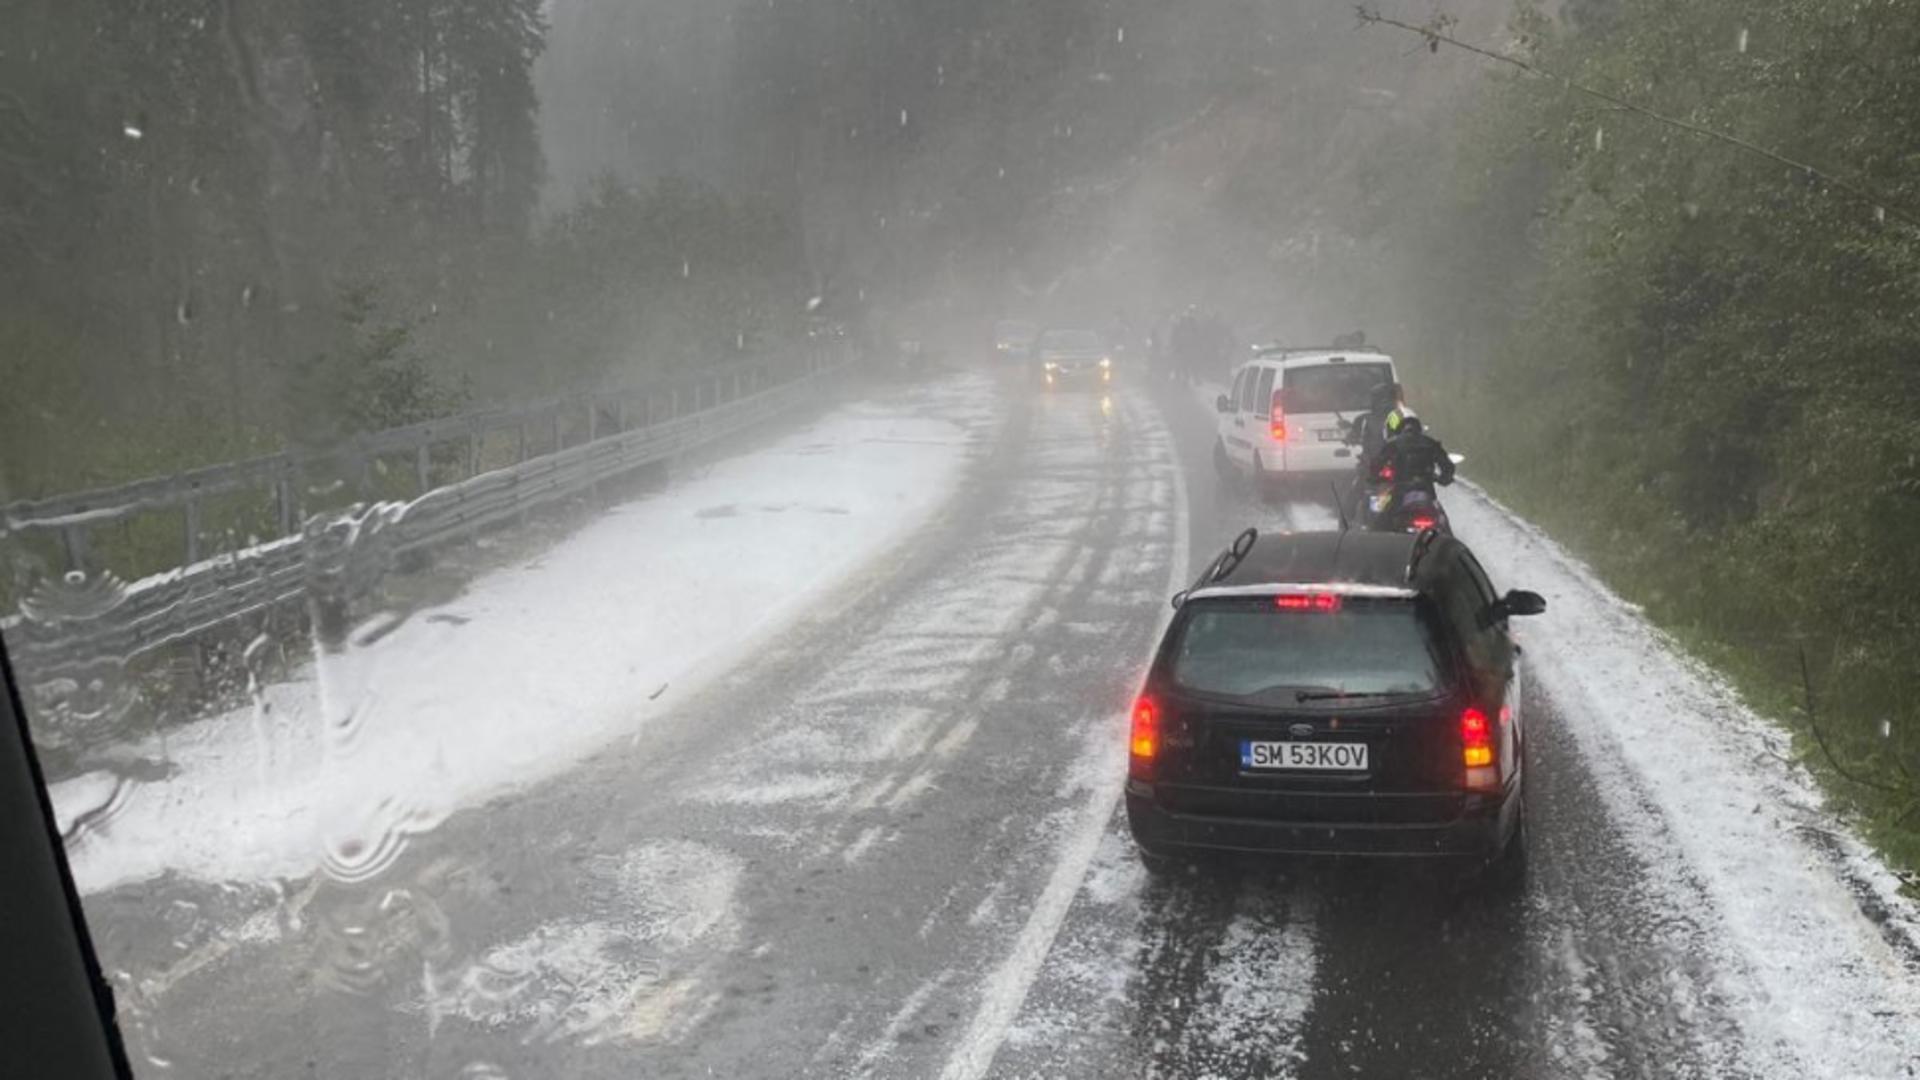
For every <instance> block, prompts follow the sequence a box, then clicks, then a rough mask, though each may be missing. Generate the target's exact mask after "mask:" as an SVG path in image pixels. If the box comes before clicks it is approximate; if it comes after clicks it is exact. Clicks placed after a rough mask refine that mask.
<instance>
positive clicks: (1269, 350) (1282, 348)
mask: <svg viewBox="0 0 1920 1080" xmlns="http://www.w3.org/2000/svg"><path fill="white" fill-rule="evenodd" d="M1356 352H1361V353H1374V354H1375V355H1385V354H1386V350H1385V349H1382V348H1381V347H1380V346H1378V345H1279V344H1275V345H1255V346H1254V347H1253V355H1254V356H1255V357H1257V358H1259V359H1262V360H1265V359H1268V358H1270V357H1275V356H1278V357H1282V358H1284V357H1287V356H1291V355H1294V354H1296V353H1301V354H1304V353H1356Z"/></svg>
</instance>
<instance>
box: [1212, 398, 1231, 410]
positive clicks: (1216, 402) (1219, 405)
mask: <svg viewBox="0 0 1920 1080" xmlns="http://www.w3.org/2000/svg"><path fill="white" fill-rule="evenodd" d="M1213 411H1214V412H1232V411H1233V402H1232V401H1231V400H1229V399H1228V398H1227V395H1225V394H1221V395H1220V396H1219V397H1217V398H1214V399H1213Z"/></svg>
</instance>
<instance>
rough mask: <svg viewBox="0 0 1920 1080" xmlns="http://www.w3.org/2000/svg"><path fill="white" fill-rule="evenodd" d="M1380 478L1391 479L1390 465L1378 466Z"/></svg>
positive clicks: (1391, 470) (1391, 468)
mask: <svg viewBox="0 0 1920 1080" xmlns="http://www.w3.org/2000/svg"><path fill="white" fill-rule="evenodd" d="M1380 479H1382V480H1391V479H1393V466H1391V465H1382V466H1380Z"/></svg>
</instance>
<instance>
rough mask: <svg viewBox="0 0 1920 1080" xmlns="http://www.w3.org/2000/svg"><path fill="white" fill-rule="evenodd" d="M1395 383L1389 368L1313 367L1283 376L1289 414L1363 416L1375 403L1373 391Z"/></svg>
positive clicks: (1350, 363) (1354, 365) (1289, 370)
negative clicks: (1382, 385) (1372, 403)
mask: <svg viewBox="0 0 1920 1080" xmlns="http://www.w3.org/2000/svg"><path fill="white" fill-rule="evenodd" d="M1392 381H1393V367H1392V365H1390V364H1375V363H1355V362H1353V361H1351V360H1349V361H1347V362H1346V363H1341V364H1311V365H1307V366H1304V367H1290V368H1286V369H1284V371H1283V372H1282V374H1281V383H1280V385H1281V387H1282V389H1283V390H1284V392H1285V394H1286V397H1285V398H1284V399H1283V402H1282V404H1283V405H1284V406H1285V408H1286V410H1287V411H1288V412H1290V413H1330V412H1343V413H1361V412H1366V411H1367V407H1368V405H1369V404H1370V403H1371V402H1372V399H1373V388H1374V387H1376V386H1379V385H1381V384H1383V383H1390V382H1392Z"/></svg>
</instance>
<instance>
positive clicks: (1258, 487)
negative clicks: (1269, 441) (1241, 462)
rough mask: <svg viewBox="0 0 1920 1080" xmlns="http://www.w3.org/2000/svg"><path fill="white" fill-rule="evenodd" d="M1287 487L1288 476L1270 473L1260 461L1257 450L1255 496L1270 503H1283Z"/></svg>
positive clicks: (1254, 471)
mask: <svg viewBox="0 0 1920 1080" xmlns="http://www.w3.org/2000/svg"><path fill="white" fill-rule="evenodd" d="M1286 487H1287V476H1286V474H1285V473H1274V472H1268V471H1267V466H1266V463H1265V462H1263V461H1261V460H1260V451H1258V450H1255V451H1254V452H1253V491H1254V494H1255V495H1258V496H1259V497H1260V498H1262V499H1265V500H1267V501H1268V502H1282V501H1284V500H1285V497H1286V493H1287V492H1286Z"/></svg>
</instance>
